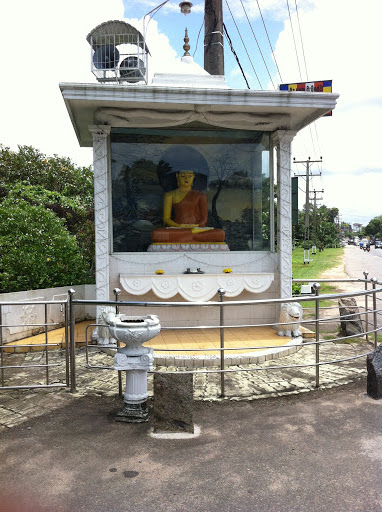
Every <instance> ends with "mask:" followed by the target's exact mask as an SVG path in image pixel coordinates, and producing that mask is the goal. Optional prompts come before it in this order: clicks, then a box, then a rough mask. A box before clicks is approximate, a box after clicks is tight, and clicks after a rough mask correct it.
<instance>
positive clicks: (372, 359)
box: [366, 345, 382, 400]
mask: <svg viewBox="0 0 382 512" xmlns="http://www.w3.org/2000/svg"><path fill="white" fill-rule="evenodd" d="M366 363H367V394H368V395H369V396H371V397H372V398H375V399H376V400H379V399H380V398H382V345H379V347H378V348H377V349H376V350H375V351H374V352H373V353H372V354H369V355H368V356H367V362H366Z"/></svg>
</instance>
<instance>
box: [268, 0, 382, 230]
mask: <svg viewBox="0 0 382 512" xmlns="http://www.w3.org/2000/svg"><path fill="white" fill-rule="evenodd" d="M365 7H366V5H365V6H359V8H355V5H352V3H350V4H349V2H348V1H346V0H336V1H335V2H333V1H332V0H316V1H315V8H314V10H309V11H304V10H303V9H300V10H299V18H300V23H301V30H302V35H303V42H304V51H305V56H306V59H307V68H308V73H309V76H308V78H309V80H321V79H323V80H325V79H326V80H329V79H333V91H334V92H338V93H339V94H340V98H339V99H338V103H337V108H336V109H335V110H334V112H333V116H332V117H324V118H322V119H320V120H319V121H317V123H316V127H312V135H313V140H314V143H315V146H316V152H314V150H313V149H312V142H311V135H310V131H309V130H308V129H305V130H303V132H302V133H301V135H299V136H298V137H297V138H296V139H295V141H294V143H293V156H296V159H299V160H301V159H304V158H307V157H308V156H311V157H312V158H317V157H319V156H321V155H322V157H323V170H324V174H323V175H324V189H325V194H324V203H325V204H328V205H329V206H337V207H339V209H340V210H342V211H344V212H345V211H346V212H347V214H346V216H349V215H353V216H355V217H356V216H357V215H359V216H364V217H367V216H369V217H370V218H372V217H373V216H374V215H376V214H378V215H379V214H381V209H380V207H379V205H378V201H377V200H376V201H372V200H365V198H370V199H371V197H372V196H373V191H375V192H374V195H375V199H377V193H376V190H377V189H379V190H381V185H382V164H381V158H380V149H379V146H380V143H379V139H380V129H379V123H380V118H381V116H382V101H381V94H380V83H381V81H382V71H381V67H380V66H379V65H378V64H377V62H378V55H377V52H378V51H379V48H380V45H381V39H380V26H379V25H380V22H379V20H380V15H381V14H382V4H381V3H380V1H379V0H369V2H368V3H367V10H366V8H365ZM293 26H294V32H295V37H296V42H297V44H298V48H299V50H298V54H299V58H300V68H301V71H302V80H300V74H299V70H298V65H297V58H296V55H295V51H294V44H293V38H292V33H291V29H290V23H289V20H288V21H286V22H285V26H284V30H283V31H282V32H281V33H280V36H279V39H278V42H277V45H276V48H275V54H276V59H277V62H278V65H279V68H280V70H281V74H282V78H283V82H285V83H290V82H292V83H293V82H295V81H305V79H306V75H305V67H304V61H303V55H302V51H301V45H300V44H299V41H300V39H299V32H298V25H297V19H296V15H295V14H294V16H293ZM316 129H317V132H318V142H317V138H316V131H315V130H316ZM318 146H320V148H321V150H320V149H319V148H318ZM366 169H375V170H378V172H376V173H373V174H368V173H364V171H365V170H366ZM325 170H327V173H325ZM361 173H363V174H362V176H360V174H361ZM345 191H346V193H345ZM360 198H362V200H360ZM343 217H345V213H344V215H343ZM344 220H346V218H344Z"/></svg>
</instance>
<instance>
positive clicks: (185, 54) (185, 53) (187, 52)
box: [183, 28, 191, 57]
mask: <svg viewBox="0 0 382 512" xmlns="http://www.w3.org/2000/svg"><path fill="white" fill-rule="evenodd" d="M183 41H184V45H183V50H184V54H183V57H189V56H190V54H189V51H190V48H191V46H190V45H189V44H188V43H189V41H190V38H189V37H188V31H187V28H186V32H185V34H184V39H183Z"/></svg>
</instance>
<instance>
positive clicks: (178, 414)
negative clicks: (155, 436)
mask: <svg viewBox="0 0 382 512" xmlns="http://www.w3.org/2000/svg"><path fill="white" fill-rule="evenodd" d="M193 391H194V382H193V375H192V374H188V373H185V374H177V375H175V374H168V375H166V374H159V373H155V374H154V432H190V433H192V434H193V433H194V423H193Z"/></svg>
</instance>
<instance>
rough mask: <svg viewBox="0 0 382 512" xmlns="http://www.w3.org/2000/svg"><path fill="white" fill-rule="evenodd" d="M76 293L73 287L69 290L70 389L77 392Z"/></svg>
mask: <svg viewBox="0 0 382 512" xmlns="http://www.w3.org/2000/svg"><path fill="white" fill-rule="evenodd" d="M75 293H76V291H75V290H73V288H70V290H68V299H69V325H70V391H71V392H72V393H75V392H76V342H75V337H74V329H75V315H74V308H73V295H74V294H75Z"/></svg>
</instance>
